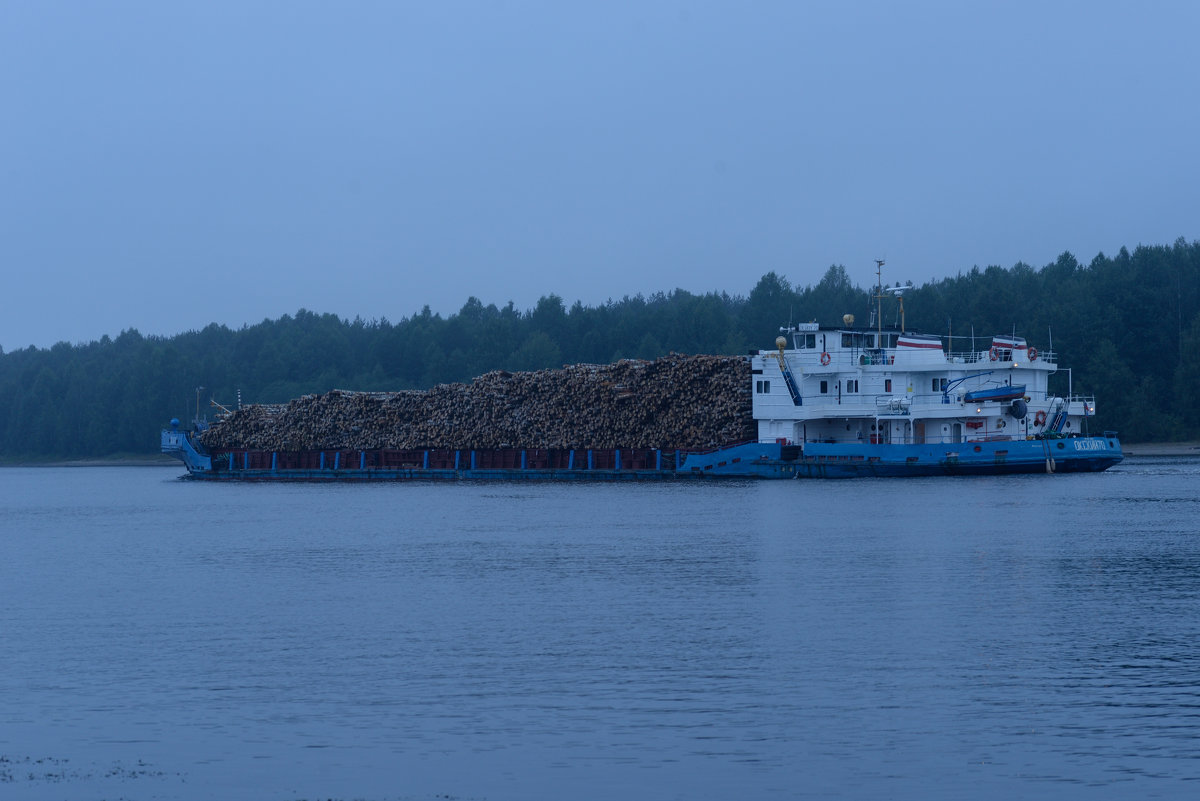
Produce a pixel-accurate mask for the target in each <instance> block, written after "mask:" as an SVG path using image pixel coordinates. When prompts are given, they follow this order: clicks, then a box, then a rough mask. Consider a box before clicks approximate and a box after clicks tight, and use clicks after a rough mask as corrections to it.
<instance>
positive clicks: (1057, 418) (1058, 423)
mask: <svg viewBox="0 0 1200 801" xmlns="http://www.w3.org/2000/svg"><path fill="white" fill-rule="evenodd" d="M1066 424H1067V402H1066V401H1065V400H1063V399H1062V398H1055V399H1054V400H1053V402H1051V404H1050V425H1049V426H1047V427H1046V428H1047V430H1048V431H1053V432H1054V433H1055V434H1061V433H1062V430H1063V426H1065V425H1066Z"/></svg>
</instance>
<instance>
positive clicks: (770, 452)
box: [162, 431, 1124, 482]
mask: <svg viewBox="0 0 1200 801" xmlns="http://www.w3.org/2000/svg"><path fill="white" fill-rule="evenodd" d="M162 450H163V452H164V453H169V454H171V455H172V456H175V457H176V458H178V459H179V460H180V461H182V462H183V463H184V465H185V466H186V467H187V470H188V474H189V475H190V476H191V477H193V478H197V479H203V480H208V481H362V482H371V481H413V480H442V481H456V480H490V481H497V480H499V481H664V480H689V479H691V480H695V479H705V478H759V479H782V478H861V477H901V476H946V475H949V476H955V475H1003V474H1008V473H1051V472H1052V473H1073V472H1096V471H1100V470H1107V469H1108V468H1110V467H1112V466H1113V465H1115V464H1117V463H1118V462H1120V461H1121V460H1122V459H1123V458H1124V454H1123V453H1122V452H1121V444H1120V441H1119V440H1118V439H1117V438H1116V437H1115V436H1102V437H1069V438H1060V439H1037V440H993V441H985V442H963V443H956V444H936V445H871V444H863V443H822V442H810V443H806V444H805V445H804V446H803V447H799V446H789V445H782V444H777V443H747V444H744V445H735V446H731V447H728V448H722V449H719V450H715V451H711V452H708V453H689V454H679V456H678V466H677V467H670V466H662V467H652V468H649V469H647V468H638V469H621V467H620V461H619V459H618V461H617V465H616V466H615V467H605V468H594V467H591V466H589V465H590V461H589V462H584V461H583V460H580V463H579V465H578V466H575V467H571V468H545V467H530V468H525V467H504V468H480V467H474V466H468V465H474V464H475V462H476V460H475V457H474V454H473V453H472V452H465V453H467V454H469V456H465V457H464V458H463V460H462V465H463V466H462V467H461V468H458V467H418V466H405V467H354V468H341V467H340V465H339V464H338V463H337V462H335V461H331V462H330V463H329V464H328V466H327V467H326V466H322V467H320V468H316V467H309V468H279V469H276V468H274V467H263V468H245V469H243V468H236V467H235V468H234V469H228V468H226V469H214V466H213V460H212V458H211V457H210V456H208V455H206V454H204V453H201V452H200V451H198V450H197V449H196V448H195V447H194V446H193V445H192V443H191V442H190V440H189V438H188V437H187V435H185V434H183V432H179V431H163V440H162ZM271 456H272V459H271V463H272V464H273V463H274V458H273V456H274V455H271ZM457 463H458V462H455V464H457ZM235 464H236V462H235ZM325 464H326V463H325V461H324V460H322V465H325ZM521 464H524V461H522V462H521Z"/></svg>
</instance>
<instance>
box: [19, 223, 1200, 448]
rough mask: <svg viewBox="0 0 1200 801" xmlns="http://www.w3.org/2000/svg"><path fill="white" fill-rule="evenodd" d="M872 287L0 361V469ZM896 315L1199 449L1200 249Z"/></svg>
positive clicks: (767, 318) (939, 293)
mask: <svg viewBox="0 0 1200 801" xmlns="http://www.w3.org/2000/svg"><path fill="white" fill-rule="evenodd" d="M893 275H895V273H893ZM900 277H903V276H900ZM893 283H894V281H893ZM873 290H874V287H865V288H864V287H859V286H855V285H854V284H852V283H851V281H850V279H849V278H848V276H847V274H846V270H845V268H843V267H841V266H836V265H835V266H833V267H830V268H829V270H828V271H827V272H826V273H825V276H824V277H823V278H822V279H821V281H820V282H819V283H817V284H816V285H814V286H805V287H793V286H791V285H790V284H789V283H788V281H787V280H786V279H785V278H784V277H783V276H780V275H777V274H775V273H768V274H767V275H765V276H763V277H762V278H761V279H760V280H759V281H758V283H757V285H756V286H755V287H754V288H753V289H752V290H751V291H750V293H749V295H747V296H745V297H742V296H731V295H728V294H724V293H721V294H717V293H709V294H705V295H696V294H692V293H689V292H685V291H683V290H679V289H677V290H675V291H673V292H669V293H658V294H655V295H651V296H650V297H642V296H640V295H639V296H637V297H625V298H623V299H621V300H619V301H610V302H608V303H605V304H604V305H601V306H597V307H589V306H584V305H582V304H580V303H575V304H574V305H573V306H571V307H569V308H568V307H567V306H565V305H564V303H563V301H562V299H561V298H559V297H558V296H556V295H547V296H545V297H543V298H542V299H541V300H539V301H538V303H537V306H536V307H535V308H533V309H530V310H526V311H522V310H518V309H515V308H514V307H513V304H512V303H509V304H508V305H507V306H503V307H497V306H495V305H486V306H485V305H484V304H483V303H481V302H480V301H479V300H477V299H475V298H473V297H472V298H470V299H469V300H467V302H466V303H465V304H464V305H463V307H462V308H461V309H460V310H459V311H458V312H457V313H456V314H451V315H449V316H448V317H442V316H440V315H438V314H432V313H430V311H429V309H428V307H426V308H425V309H424V310H423V311H422V312H421V313H420V314H417V315H415V316H413V317H409V318H405V319H402V320H400V321H399V322H396V323H392V322H389V321H387V320H372V321H364V320H353V321H347V320H343V319H340V318H338V317H337V316H335V315H332V314H317V313H314V312H310V311H305V310H301V311H299V312H297V313H296V315H295V316H290V315H285V316H283V317H281V318H280V319H278V320H265V321H263V322H262V323H259V324H257V325H250V326H244V327H243V328H241V329H240V330H231V329H229V328H227V327H225V326H220V325H215V324H214V325H210V326H208V327H207V328H205V329H204V330H202V331H190V332H188V333H184V334H178V335H176V336H172V337H161V338H160V337H144V336H141V335H140V334H139V333H138V332H137V331H135V330H129V331H125V332H123V333H122V334H121V335H120V336H118V337H116V338H115V339H111V338H109V337H107V336H106V337H104V338H103V339H101V340H100V341H98V342H91V343H88V344H85V345H70V344H68V343H59V344H57V345H55V346H54V347H52V348H49V349H38V348H33V347H30V348H26V349H24V350H17V351H13V352H11V353H2V352H0V458H3V459H6V460H10V461H11V460H14V459H25V458H37V457H43V458H62V457H87V456H104V455H109V454H116V453H139V452H151V451H156V450H157V446H158V430H159V428H160V427H161V426H162V424H163V423H164V422H165V421H166V420H168V419H169V418H170V417H172V416H178V417H180V418H190V417H191V415H192V414H194V413H195V406H196V387H198V386H203V387H205V389H204V390H203V393H202V395H201V397H202V406H206V405H207V401H208V399H209V398H210V397H211V398H215V399H217V400H218V401H221V402H222V403H225V404H226V405H232V404H234V403H235V402H236V398H237V392H238V390H241V396H242V398H243V401H244V402H283V401H287V400H289V399H291V398H294V397H297V396H299V395H303V394H307V393H311V392H325V391H327V390H330V389H335V388H342V389H360V390H398V389H424V388H428V387H430V386H433V385H434V384H438V383H444V382H453V381H468V380H470V379H471V378H473V377H474V376H477V375H480V374H482V373H485V372H488V371H490V370H495V369H505V370H512V371H515V370H536V369H541V368H546V367H559V366H561V365H563V364H568V363H577V362H591V363H608V362H612V361H614V360H617V359H622V358H642V359H650V358H654V357H657V356H661V355H663V354H666V353H668V352H670V351H675V352H678V353H689V354H693V353H714V354H737V353H746V352H747V351H748V350H749V349H751V348H770V347H771V346H772V343H773V342H774V340H775V337H776V336H777V335H778V330H779V326H780V325H781V324H785V323H787V322H788V321H789V320H791V321H794V322H806V321H810V320H817V321H819V322H821V323H824V324H829V325H835V324H840V321H841V318H842V315H843V314H845V313H850V314H854V315H855V317H856V324H858V325H866V324H867V323H868V322H869V320H870V309H871V307H872V301H871V296H872V294H873ZM904 305H905V310H906V317H907V326H908V328H910V329H915V330H920V331H925V332H927V333H938V334H942V335H943V336H945V335H947V334H950V333H952V334H953V336H954V349H955V350H966V349H968V348H969V347H970V341H969V337H970V336H971V333H972V330H973V331H974V334H975V336H976V337H977V341H976V346H977V347H979V348H983V347H985V346H986V340H988V339H989V338H990V337H991V335H992V334H998V333H1009V334H1011V333H1014V331H1015V333H1016V334H1017V335H1018V336H1024V337H1025V338H1026V339H1028V340H1029V342H1030V344H1032V345H1035V346H1037V347H1038V348H1040V349H1043V350H1044V349H1046V348H1048V347H1049V346H1050V345H1051V341H1050V340H1051V337H1053V348H1054V350H1055V351H1056V352H1057V354H1058V357H1059V364H1060V366H1061V367H1071V368H1072V370H1073V372H1072V374H1071V377H1072V379H1073V384H1074V389H1075V391H1076V393H1080V392H1086V393H1088V394H1094V395H1095V396H1096V398H1097V406H1098V409H1099V413H1098V415H1097V420H1096V421H1095V426H1094V429H1095V430H1099V429H1100V428H1107V429H1117V430H1119V431H1120V433H1121V436H1122V438H1123V439H1125V440H1127V441H1167V440H1180V439H1192V438H1200V414H1198V412H1200V242H1191V243H1188V242H1186V241H1185V240H1183V239H1180V240H1178V241H1176V242H1175V244H1174V245H1172V246H1154V247H1145V246H1142V247H1138V248H1137V249H1136V250H1135V251H1134V252H1133V253H1132V254H1131V253H1129V252H1128V251H1127V250H1126V249H1125V248H1122V249H1121V251H1120V253H1118V254H1117V255H1116V256H1115V257H1113V258H1108V257H1106V256H1104V255H1099V256H1097V257H1096V258H1095V259H1093V260H1092V261H1091V263H1090V264H1087V265H1081V264H1080V263H1078V262H1077V261H1076V260H1075V258H1074V257H1073V256H1072V255H1071V254H1069V253H1064V254H1063V255H1061V256H1059V257H1058V259H1057V260H1056V261H1055V262H1054V263H1052V264H1048V265H1046V266H1044V267H1042V268H1041V269H1035V268H1033V267H1030V266H1029V265H1026V264H1017V265H1016V266H1014V267H1012V268H1010V269H1004V268H1000V267H988V268H986V269H982V270H981V269H979V268H978V267H977V268H975V269H972V270H971V271H969V272H966V273H962V274H959V275H957V276H955V277H953V278H946V279H943V280H940V281H934V282H931V283H927V284H924V285H919V286H917V287H915V288H914V289H912V290H911V291H909V292H908V293H906V295H905V297H904ZM896 312H897V309H896V303H895V301H894V300H891V299H889V300H887V301H885V303H884V318H885V319H884V323H885V324H893V323H897V322H898V320H897V319H896V316H897V314H896ZM1067 381H1068V375H1067V371H1066V370H1063V369H1060V371H1059V373H1058V374H1057V375H1056V376H1055V377H1054V378H1052V384H1051V388H1052V389H1054V390H1055V391H1058V392H1060V393H1065V392H1066V391H1067ZM201 411H202V412H206V411H209V410H208V409H207V408H202V409H201ZM581 411H583V412H586V410H581Z"/></svg>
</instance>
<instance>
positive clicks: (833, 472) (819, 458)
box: [680, 437, 1125, 478]
mask: <svg viewBox="0 0 1200 801" xmlns="http://www.w3.org/2000/svg"><path fill="white" fill-rule="evenodd" d="M1123 458H1125V457H1124V454H1123V453H1122V451H1121V443H1120V441H1119V440H1118V439H1117V438H1116V437H1071V438H1063V439H1040V440H1000V441H989V442H961V443H954V444H935V445H869V444H859V443H822V442H810V443H806V444H805V445H804V447H803V449H799V448H794V447H789V446H782V445H774V444H748V445H741V446H737V447H734V448H726V449H723V450H719V451H714V452H712V453H707V454H689V455H688V456H687V458H686V459H684V461H683V463H682V464H681V465H680V472H690V473H691V474H692V475H695V476H702V477H708V476H711V477H714V478H717V477H737V478H741V477H752V478H862V477H903V476H971V475H974V476H995V475H1005V474H1011V473H1081V472H1098V471H1101V470H1107V469H1108V468H1110V467H1112V466H1113V465H1115V464H1117V463H1118V462H1120V461H1121V460H1122V459H1123Z"/></svg>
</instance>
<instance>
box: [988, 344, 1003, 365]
mask: <svg viewBox="0 0 1200 801" xmlns="http://www.w3.org/2000/svg"><path fill="white" fill-rule="evenodd" d="M988 355H989V356H991V357H992V361H996V360H997V359H999V358H1000V351H998V350H996V346H995V345H992V349H991V350H990V351H988Z"/></svg>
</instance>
